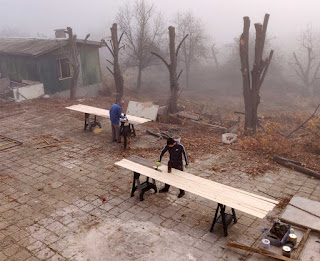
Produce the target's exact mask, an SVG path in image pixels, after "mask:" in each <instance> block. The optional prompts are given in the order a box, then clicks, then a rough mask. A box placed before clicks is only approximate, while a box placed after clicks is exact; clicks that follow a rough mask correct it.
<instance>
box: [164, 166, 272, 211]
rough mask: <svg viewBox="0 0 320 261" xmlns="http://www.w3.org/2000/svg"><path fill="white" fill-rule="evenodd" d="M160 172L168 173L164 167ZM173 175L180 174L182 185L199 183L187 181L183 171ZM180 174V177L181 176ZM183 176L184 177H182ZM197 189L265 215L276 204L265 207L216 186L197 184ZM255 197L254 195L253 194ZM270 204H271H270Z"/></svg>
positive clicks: (249, 198)
mask: <svg viewBox="0 0 320 261" xmlns="http://www.w3.org/2000/svg"><path fill="white" fill-rule="evenodd" d="M160 170H162V171H163V172H166V173H167V171H166V168H163V166H162V168H160ZM173 174H178V175H177V176H179V177H180V178H181V181H180V183H181V182H182V183H188V184H190V185H194V184H196V183H197V181H194V180H191V181H190V180H188V179H187V175H183V174H188V173H185V172H181V171H179V170H172V172H171V174H169V175H173ZM179 174H180V175H179ZM181 174H182V175H181ZM188 176H189V177H190V176H191V177H192V176H194V175H191V174H188ZM198 179H201V180H204V181H206V182H207V183H208V184H210V183H213V184H214V185H220V184H219V183H216V182H213V181H210V180H206V179H203V178H199V177H198ZM208 184H206V185H208ZM197 187H199V189H202V190H204V189H205V190H207V191H209V193H210V194H211V195H214V194H215V195H216V196H217V195H221V194H223V195H224V199H225V200H227V199H229V200H232V201H233V202H237V203H238V204H241V205H244V204H245V205H246V206H247V207H249V208H252V207H254V208H255V210H257V211H259V210H261V211H262V212H263V213H265V212H269V211H270V210H272V209H273V208H274V204H271V205H267V206H266V205H265V203H266V202H264V201H261V200H258V201H257V200H255V199H254V201H252V197H243V195H241V194H239V192H233V193H232V194H226V191H224V190H221V189H220V190H219V189H218V188H217V187H216V186H214V187H212V186H211V187H210V186H209V187H207V186H204V185H203V184H199V183H198V184H197ZM253 195H254V194H253ZM239 198H241V200H239ZM249 202H253V203H252V204H249ZM268 204H270V203H268ZM262 206H264V207H262Z"/></svg>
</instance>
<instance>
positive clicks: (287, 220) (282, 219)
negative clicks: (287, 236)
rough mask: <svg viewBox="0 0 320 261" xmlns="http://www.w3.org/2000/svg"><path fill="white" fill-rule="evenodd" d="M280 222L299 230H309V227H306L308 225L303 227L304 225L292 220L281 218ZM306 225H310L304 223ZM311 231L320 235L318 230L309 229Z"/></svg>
mask: <svg viewBox="0 0 320 261" xmlns="http://www.w3.org/2000/svg"><path fill="white" fill-rule="evenodd" d="M280 221H282V222H283V223H287V224H291V225H293V226H295V227H300V228H303V229H309V228H310V227H308V225H304V224H300V223H296V222H294V221H292V220H289V219H286V218H283V217H281V218H280ZM306 224H310V223H306ZM310 229H311V230H312V231H315V232H318V233H320V230H319V229H314V228H310Z"/></svg>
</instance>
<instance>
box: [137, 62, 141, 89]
mask: <svg viewBox="0 0 320 261" xmlns="http://www.w3.org/2000/svg"><path fill="white" fill-rule="evenodd" d="M141 87H142V68H141V66H140V65H139V67H138V81H137V89H138V90H140V89H141Z"/></svg>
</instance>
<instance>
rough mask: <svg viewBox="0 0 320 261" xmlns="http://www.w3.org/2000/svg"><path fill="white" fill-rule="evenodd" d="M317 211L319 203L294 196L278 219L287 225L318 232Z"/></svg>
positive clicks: (319, 206) (318, 219)
mask: <svg viewBox="0 0 320 261" xmlns="http://www.w3.org/2000/svg"><path fill="white" fill-rule="evenodd" d="M291 204H293V205H298V206H299V207H298V208H297V207H295V206H292V205H291ZM319 209H320V202H318V201H314V200H310V199H307V198H303V197H298V196H294V197H293V198H292V199H291V200H290V202H289V204H288V205H287V207H286V209H285V211H284V212H283V213H282V215H281V217H280V219H281V220H284V222H287V223H289V224H294V225H296V226H300V227H303V228H305V229H308V228H311V229H312V230H314V231H317V232H320V218H319V217H318V215H319ZM308 212H309V213H308Z"/></svg>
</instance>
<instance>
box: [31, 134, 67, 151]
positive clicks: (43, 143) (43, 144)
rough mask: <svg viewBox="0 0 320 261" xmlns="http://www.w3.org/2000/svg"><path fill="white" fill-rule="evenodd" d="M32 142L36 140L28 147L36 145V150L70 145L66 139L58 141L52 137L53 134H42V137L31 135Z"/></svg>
mask: <svg viewBox="0 0 320 261" xmlns="http://www.w3.org/2000/svg"><path fill="white" fill-rule="evenodd" d="M33 136H34V138H33V140H37V141H35V142H33V143H31V144H30V146H33V145H37V149H44V148H49V147H58V146H60V145H65V144H69V143H71V141H69V140H67V139H63V140H59V139H58V138H56V137H54V136H53V134H42V135H33Z"/></svg>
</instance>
